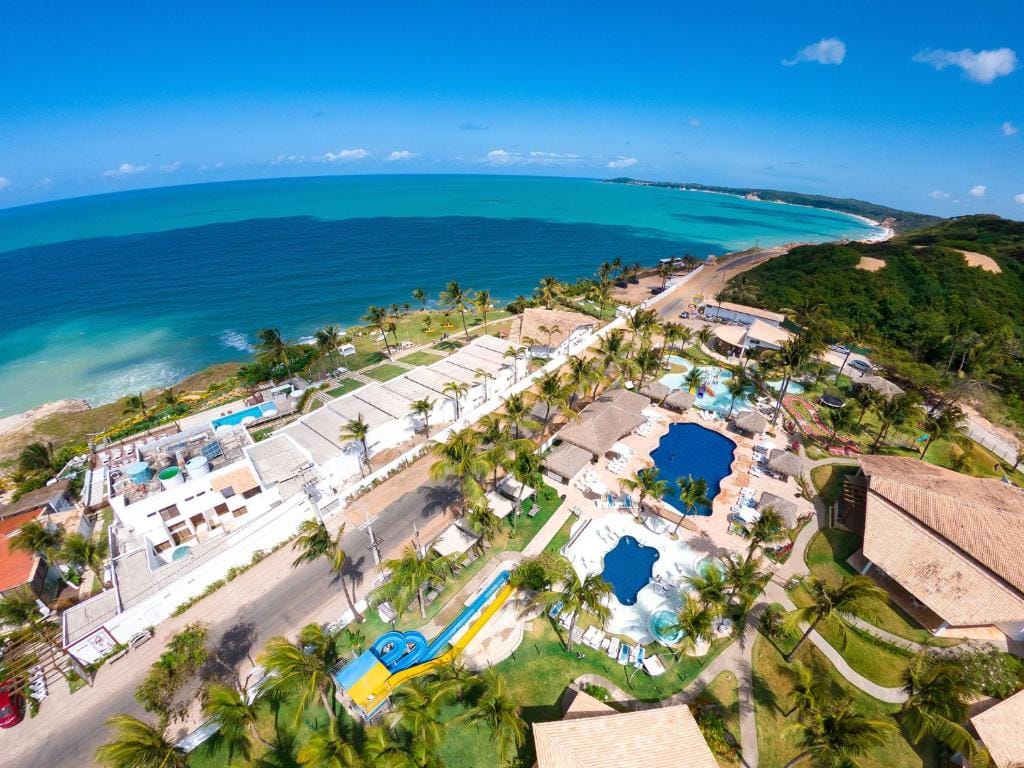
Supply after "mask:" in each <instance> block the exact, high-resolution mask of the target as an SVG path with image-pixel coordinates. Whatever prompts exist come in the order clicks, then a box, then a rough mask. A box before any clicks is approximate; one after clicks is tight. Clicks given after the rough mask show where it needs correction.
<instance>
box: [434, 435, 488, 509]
mask: <svg viewBox="0 0 1024 768" xmlns="http://www.w3.org/2000/svg"><path fill="white" fill-rule="evenodd" d="M481 443H482V437H481V435H480V433H479V432H476V431H475V430H473V429H470V428H468V427H467V428H466V429H462V430H459V431H458V432H453V433H452V434H450V435H448V439H447V440H445V441H444V442H443V443H438V444H437V445H435V446H434V448H433V453H434V455H435V456H436V457H437V461H435V462H434V463H433V464H432V465H431V467H430V479H431V480H433V481H434V482H437V481H438V480H443V479H445V478H449V477H451V478H455V479H457V480H458V481H459V483H460V486H459V487H460V495H461V497H462V508H463V509H464V510H465V509H466V508H468V507H470V506H472V505H473V504H479V503H481V502H482V501H483V499H484V489H483V479H484V478H485V477H486V476H487V472H488V470H489V467H488V465H487V462H486V461H484V460H483V458H481V456H480V447H481Z"/></svg>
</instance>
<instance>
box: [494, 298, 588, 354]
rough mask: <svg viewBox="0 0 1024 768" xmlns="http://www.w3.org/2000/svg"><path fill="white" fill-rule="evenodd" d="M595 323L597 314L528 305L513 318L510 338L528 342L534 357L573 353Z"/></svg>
mask: <svg viewBox="0 0 1024 768" xmlns="http://www.w3.org/2000/svg"><path fill="white" fill-rule="evenodd" d="M596 327H597V321H596V320H595V319H594V318H592V317H590V316H589V315H584V314H581V313H579V312H569V311H567V310H564V309H543V308H541V307H527V308H526V309H525V310H523V314H521V315H519V316H518V317H516V318H514V319H513V320H512V326H511V328H510V329H509V340H510V341H511V342H513V343H515V344H523V345H525V346H527V347H528V348H529V350H530V355H531V356H532V357H543V358H547V357H558V356H564V355H569V354H571V353H572V351H573V349H575V347H576V346H577V345H578V344H579V343H580V342H581V341H583V339H585V338H586V337H587V336H588V335H589V334H591V333H593V332H594V328H596Z"/></svg>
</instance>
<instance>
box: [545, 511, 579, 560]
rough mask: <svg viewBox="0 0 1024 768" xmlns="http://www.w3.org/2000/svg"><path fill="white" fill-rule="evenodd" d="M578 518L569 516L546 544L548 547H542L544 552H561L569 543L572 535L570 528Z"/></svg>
mask: <svg viewBox="0 0 1024 768" xmlns="http://www.w3.org/2000/svg"><path fill="white" fill-rule="evenodd" d="M578 519H579V518H577V517H576V516H575V515H571V516H570V517H569V519H568V520H566V521H565V524H564V525H563V526H562V527H561V528H559V529H558V533H556V534H555V535H554V538H552V539H551V541H549V542H548V545H547V546H546V547H544V551H545V552H555V553H558V552H561V551H562V547H564V546H565V545H566V544H568V543H569V538H570V536H571V535H572V527H573V525H574V524H575V523H576V522H577V520H578Z"/></svg>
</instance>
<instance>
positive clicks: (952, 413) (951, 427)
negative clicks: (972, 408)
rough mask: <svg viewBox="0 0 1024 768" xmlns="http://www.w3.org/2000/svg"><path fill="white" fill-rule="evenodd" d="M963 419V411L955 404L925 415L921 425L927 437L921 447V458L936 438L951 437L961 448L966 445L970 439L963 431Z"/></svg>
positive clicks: (944, 438)
mask: <svg viewBox="0 0 1024 768" xmlns="http://www.w3.org/2000/svg"><path fill="white" fill-rule="evenodd" d="M963 420H964V412H963V411H962V410H961V409H960V407H959V406H956V405H951V406H950V407H948V408H946V409H945V410H944V411H939V412H938V413H931V414H929V415H928V416H926V417H925V420H924V423H923V424H922V427H923V428H924V431H925V434H927V435H928V439H927V440H926V441H925V444H924V448H922V449H921V459H922V460H924V457H925V454H927V453H928V449H929V448H931V446H932V443H934V442H935V441H936V440H946V439H950V438H952V439H953V442H955V443H956V444H957V445H959V446H960V447H961V448H963V447H966V445H967V444H968V443H969V442H970V441H969V440H968V438H967V437H966V436H965V435H964V433H963V429H964V426H963Z"/></svg>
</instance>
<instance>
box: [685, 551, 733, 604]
mask: <svg viewBox="0 0 1024 768" xmlns="http://www.w3.org/2000/svg"><path fill="white" fill-rule="evenodd" d="M726 562H727V563H731V562H732V561H731V560H727V561H726ZM686 585H687V587H689V589H690V590H691V591H693V592H696V593H697V599H698V600H699V601H700V604H701V605H703V606H704V607H705V608H711V609H714V610H721V609H722V608H723V607H724V606H725V604H726V602H727V600H728V589H729V586H728V584H726V581H725V571H724V568H717V567H711V568H706V569H705V570H704V573H695V574H694V575H693V576H687V577H686Z"/></svg>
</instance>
